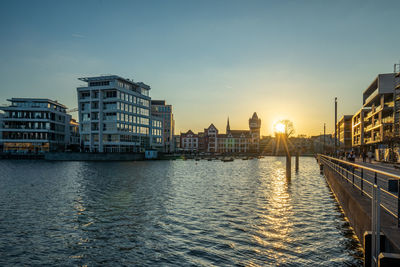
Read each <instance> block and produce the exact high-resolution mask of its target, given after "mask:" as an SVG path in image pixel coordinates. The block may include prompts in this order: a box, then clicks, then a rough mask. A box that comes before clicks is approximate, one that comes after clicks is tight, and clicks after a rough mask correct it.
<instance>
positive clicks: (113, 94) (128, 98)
mask: <svg viewBox="0 0 400 267" xmlns="http://www.w3.org/2000/svg"><path fill="white" fill-rule="evenodd" d="M102 95H103V99H107V98H118V99H121V100H122V101H125V102H129V103H133V104H138V105H141V106H145V107H150V101H149V100H147V99H143V98H140V97H137V96H134V95H132V94H128V93H124V92H120V91H117V90H111V91H103V94H102ZM89 98H90V91H83V92H80V94H79V99H89ZM92 98H94V99H97V98H99V91H92Z"/></svg>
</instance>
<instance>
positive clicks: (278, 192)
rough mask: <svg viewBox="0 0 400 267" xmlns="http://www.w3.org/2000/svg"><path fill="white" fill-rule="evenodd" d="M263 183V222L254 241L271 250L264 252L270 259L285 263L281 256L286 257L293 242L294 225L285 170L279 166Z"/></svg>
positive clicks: (257, 229) (254, 236)
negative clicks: (286, 251)
mask: <svg viewBox="0 0 400 267" xmlns="http://www.w3.org/2000/svg"><path fill="white" fill-rule="evenodd" d="M279 163H280V162H277V164H279ZM280 165H282V164H280ZM267 179H268V180H267ZM263 183H265V185H264V186H262V187H263V188H264V189H263V191H264V192H263V191H262V192H261V193H262V197H264V201H262V202H261V205H262V207H261V209H262V210H263V213H262V214H261V215H260V217H261V219H262V221H261V223H260V224H259V226H258V227H257V228H256V233H255V235H253V239H254V240H255V241H256V242H257V244H258V245H260V246H262V247H265V248H269V249H268V250H267V251H265V252H264V253H266V254H267V255H268V257H273V258H275V259H278V258H279V261H280V262H281V263H283V262H285V257H281V256H283V255H285V252H284V251H285V250H286V249H287V247H288V245H289V244H290V243H292V242H293V237H292V236H293V235H292V232H293V223H292V222H291V221H290V218H291V217H292V215H293V206H292V204H291V195H290V188H289V186H290V184H289V183H288V181H287V179H286V176H285V171H284V169H283V168H280V167H278V166H277V168H274V172H273V174H272V175H271V176H269V177H268V178H266V179H265V180H264V181H263ZM267 183H269V186H268V185H267ZM271 245H272V247H271Z"/></svg>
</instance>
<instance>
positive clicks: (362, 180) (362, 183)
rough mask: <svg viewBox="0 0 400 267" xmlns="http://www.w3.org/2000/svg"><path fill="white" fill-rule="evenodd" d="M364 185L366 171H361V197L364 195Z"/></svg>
mask: <svg viewBox="0 0 400 267" xmlns="http://www.w3.org/2000/svg"><path fill="white" fill-rule="evenodd" d="M363 185H364V169H361V195H363V194H364V189H363Z"/></svg>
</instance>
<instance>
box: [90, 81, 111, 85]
mask: <svg viewBox="0 0 400 267" xmlns="http://www.w3.org/2000/svg"><path fill="white" fill-rule="evenodd" d="M107 85H110V81H102V82H89V86H107Z"/></svg>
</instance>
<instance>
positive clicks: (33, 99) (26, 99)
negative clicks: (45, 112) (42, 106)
mask: <svg viewBox="0 0 400 267" xmlns="http://www.w3.org/2000/svg"><path fill="white" fill-rule="evenodd" d="M7 101H10V102H47V103H51V104H54V105H57V106H60V107H62V108H65V109H66V108H67V107H66V106H65V105H63V104H61V103H59V102H58V101H57V100H51V99H48V98H29V97H26V98H25V97H13V98H11V99H7Z"/></svg>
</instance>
